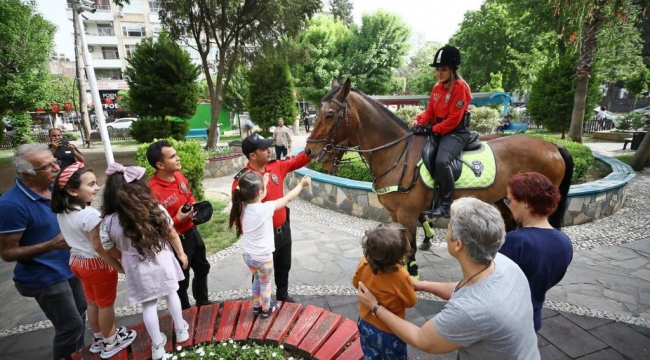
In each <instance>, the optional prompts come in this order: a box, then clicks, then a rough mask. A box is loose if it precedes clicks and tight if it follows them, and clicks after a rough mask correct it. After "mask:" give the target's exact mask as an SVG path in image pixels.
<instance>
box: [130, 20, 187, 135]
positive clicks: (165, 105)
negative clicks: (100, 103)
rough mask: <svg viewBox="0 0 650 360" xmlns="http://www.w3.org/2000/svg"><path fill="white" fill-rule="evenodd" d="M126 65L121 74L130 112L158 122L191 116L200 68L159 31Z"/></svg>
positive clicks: (144, 43) (178, 46) (138, 48)
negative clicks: (123, 75) (170, 118)
mask: <svg viewBox="0 0 650 360" xmlns="http://www.w3.org/2000/svg"><path fill="white" fill-rule="evenodd" d="M127 62H128V66H127V68H126V70H125V71H124V74H125V76H126V81H127V83H128V84H129V108H130V109H131V110H132V111H133V112H135V113H136V114H139V115H140V116H146V117H153V118H161V119H162V118H165V117H166V116H176V117H180V118H185V119H187V118H190V117H192V115H194V113H195V112H196V103H197V100H198V85H197V83H196V79H197V78H198V76H199V73H200V69H199V67H198V66H196V65H194V64H193V63H192V61H191V59H190V55H189V54H188V53H187V51H185V50H183V49H182V48H181V47H180V45H178V44H177V43H176V42H175V41H173V40H172V39H171V38H170V37H169V36H168V35H167V33H165V32H162V33H161V34H160V35H159V36H158V39H157V40H156V39H154V38H146V39H144V40H142V41H141V42H140V43H139V44H138V45H137V46H136V48H135V51H134V52H133V54H132V55H131V57H129V58H128V59H127ZM183 135H184V134H183Z"/></svg>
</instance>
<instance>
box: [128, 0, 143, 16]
mask: <svg viewBox="0 0 650 360" xmlns="http://www.w3.org/2000/svg"><path fill="white" fill-rule="evenodd" d="M124 12H127V13H135V14H142V0H131V2H130V4H128V5H125V6H124Z"/></svg>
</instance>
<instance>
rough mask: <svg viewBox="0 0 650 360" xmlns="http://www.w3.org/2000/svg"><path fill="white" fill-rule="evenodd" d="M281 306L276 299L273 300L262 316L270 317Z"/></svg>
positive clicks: (264, 317)
mask: <svg viewBox="0 0 650 360" xmlns="http://www.w3.org/2000/svg"><path fill="white" fill-rule="evenodd" d="M279 308H280V306H279V305H278V303H277V302H275V301H272V302H271V305H269V309H268V310H266V311H262V318H263V319H266V318H268V317H269V316H270V315H271V314H273V313H274V312H276V311H277V310H278V309H279Z"/></svg>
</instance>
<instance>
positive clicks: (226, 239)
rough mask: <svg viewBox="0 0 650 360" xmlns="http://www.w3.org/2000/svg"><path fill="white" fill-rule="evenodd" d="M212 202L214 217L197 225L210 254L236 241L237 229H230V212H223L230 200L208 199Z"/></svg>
mask: <svg viewBox="0 0 650 360" xmlns="http://www.w3.org/2000/svg"><path fill="white" fill-rule="evenodd" d="M208 200H209V201H210V203H212V207H213V208H214V213H213V214H212V219H210V221H208V222H207V223H205V224H201V225H199V226H197V229H198V230H199V233H200V234H201V237H202V238H203V241H204V242H205V248H206V251H207V254H208V256H209V255H212V254H214V253H217V252H219V251H221V250H223V249H226V248H228V247H229V246H230V245H232V244H233V243H234V242H235V241H237V236H236V235H235V229H234V227H233V229H232V230H230V229H228V218H229V217H230V213H223V212H222V211H223V209H225V208H226V207H227V206H228V201H222V200H212V199H208Z"/></svg>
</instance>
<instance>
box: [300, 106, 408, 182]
mask: <svg viewBox="0 0 650 360" xmlns="http://www.w3.org/2000/svg"><path fill="white" fill-rule="evenodd" d="M329 101H331V102H333V103H335V104H336V105H338V106H339V112H338V116H337V117H336V123H335V124H334V126H332V128H331V129H330V131H329V132H328V133H327V136H326V137H325V138H324V139H312V138H311V137H309V138H307V143H308V144H309V143H311V144H322V143H325V146H323V149H322V150H321V151H320V153H319V154H318V156H317V158H318V157H320V156H322V155H324V154H325V153H329V152H332V151H334V150H336V151H343V152H346V151H351V152H356V153H359V154H362V153H367V154H368V157H369V160H368V161H367V162H366V160H365V158H364V157H363V156H361V160H362V161H363V162H364V164H365V165H366V167H367V168H368V170H369V171H370V176H371V177H372V183H373V188H374V184H375V182H376V181H377V179H379V178H380V177H382V176H384V175H386V174H388V173H390V172H391V171H392V170H393V169H395V168H396V167H397V165H398V164H399V162H400V160H401V159H402V157H404V155H405V154H406V157H408V152H409V150H410V148H411V140H412V136H413V132H412V131H409V132H407V133H406V135H404V136H402V137H400V138H399V139H395V140H393V141H391V142H389V143H386V144H384V145H381V146H378V147H375V148H372V149H360V148H359V146H341V145H340V144H341V143H343V141H345V140H343V141H341V142H339V143H338V144H335V141H336V135H337V134H338V130H339V125H340V124H341V122H342V120H343V119H345V135H346V136H345V139H349V138H350V119H349V117H348V97H347V96H346V97H345V99H344V100H343V101H342V102H341V101H338V100H336V99H334V98H332V99H330V100H329ZM407 139H408V143H407V144H406V146H405V147H404V149H403V150H402V151H401V152H400V154H399V156H398V157H397V159H396V160H395V161H394V162H393V164H392V165H391V166H390V167H389V168H388V169H387V170H386V171H384V172H383V173H381V174H379V175H377V176H375V174H374V172H373V171H372V169H371V167H370V160H371V157H372V153H373V152H376V151H379V150H383V149H387V148H389V147H392V146H394V145H397V144H399V143H400V142H402V141H404V140H407ZM337 160H338V159H335V160H334V166H335V167H338V166H339V164H340V160H338V163H337ZM407 165H408V164H407V163H406V161H405V162H404V170H403V172H402V176H401V177H400V183H401V180H402V179H403V177H404V174H405V172H406V168H407ZM416 180H417V178H416V177H415V175H414V178H413V181H412V183H411V184H410V185H409V186H407V187H404V186H401V185H399V186H398V187H399V191H400V192H408V191H409V190H410V189H411V188H412V187H413V186H414V185H415V182H416Z"/></svg>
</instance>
